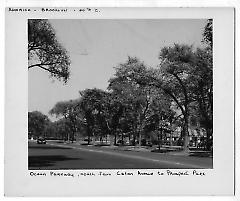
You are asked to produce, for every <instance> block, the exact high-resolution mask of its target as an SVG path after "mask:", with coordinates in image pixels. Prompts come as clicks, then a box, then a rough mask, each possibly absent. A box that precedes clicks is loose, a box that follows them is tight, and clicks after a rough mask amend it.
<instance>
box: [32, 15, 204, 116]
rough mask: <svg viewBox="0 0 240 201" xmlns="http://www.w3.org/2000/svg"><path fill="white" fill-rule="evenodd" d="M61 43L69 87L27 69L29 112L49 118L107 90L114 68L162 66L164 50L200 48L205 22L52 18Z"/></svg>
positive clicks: (40, 72) (41, 72)
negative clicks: (65, 104)
mask: <svg viewBox="0 0 240 201" xmlns="http://www.w3.org/2000/svg"><path fill="white" fill-rule="evenodd" d="M50 23H51V24H52V26H53V27H54V29H55V31H56V35H57V37H58V40H59V41H60V42H61V43H62V45H63V46H64V47H65V48H66V49H67V51H68V52H69V56H70V59H71V65H70V71H71V77H70V80H69V81H68V83H67V84H66V85H64V84H63V82H59V81H57V80H55V81H53V79H51V78H49V75H48V73H47V72H45V71H43V70H41V69H38V68H32V69H30V70H29V71H28V76H29V79H28V93H29V94H28V95H29V96H28V97H29V98H28V105H29V111H35V110H38V111H41V112H42V113H44V114H46V115H48V112H49V110H50V109H51V108H52V107H53V106H54V105H55V104H56V102H58V101H63V100H70V99H76V98H78V97H79V91H80V90H83V89H85V88H94V87H96V88H100V89H104V90H105V89H106V87H107V85H108V80H109V78H110V77H112V76H113V74H114V68H113V67H115V66H117V65H118V64H119V63H123V62H125V61H126V60H127V56H136V57H138V58H139V59H140V60H141V61H144V63H145V64H146V65H147V66H152V67H155V66H157V65H158V62H159V60H158V54H159V52H160V50H161V48H162V47H164V46H169V45H173V44H174V43H181V44H182V43H184V44H190V45H193V46H194V47H198V46H201V40H202V33H203V29H204V26H205V24H206V20H189V19H187V20H180V19H178V20H173V19H169V20H99V19H98V20H92V19H91V20H62V19H59V20H50Z"/></svg>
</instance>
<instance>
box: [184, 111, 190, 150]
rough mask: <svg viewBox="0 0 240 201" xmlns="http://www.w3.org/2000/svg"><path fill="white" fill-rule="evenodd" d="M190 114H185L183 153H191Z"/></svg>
mask: <svg viewBox="0 0 240 201" xmlns="http://www.w3.org/2000/svg"><path fill="white" fill-rule="evenodd" d="M188 121H189V120H188V112H187V111H186V112H185V115H184V125H183V136H184V145H183V151H184V152H186V153H187V152H189V132H188Z"/></svg>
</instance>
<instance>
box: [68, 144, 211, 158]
mask: <svg viewBox="0 0 240 201" xmlns="http://www.w3.org/2000/svg"><path fill="white" fill-rule="evenodd" d="M64 144H70V145H71V144H72V145H79V146H83V147H85V146H86V147H92V148H93V147H94V148H97V149H106V150H111V149H112V150H116V151H131V152H154V153H157V154H164V155H173V156H192V157H211V158H212V157H213V156H212V153H211V152H210V151H203V150H190V151H189V152H187V153H186V152H183V151H182V150H181V146H164V145H163V146H162V147H161V148H160V150H159V149H158V146H153V147H150V146H141V147H139V146H129V145H126V146H121V145H119V146H116V145H109V144H96V145H93V144H90V145H87V143H86V142H73V143H64ZM190 149H191V147H190Z"/></svg>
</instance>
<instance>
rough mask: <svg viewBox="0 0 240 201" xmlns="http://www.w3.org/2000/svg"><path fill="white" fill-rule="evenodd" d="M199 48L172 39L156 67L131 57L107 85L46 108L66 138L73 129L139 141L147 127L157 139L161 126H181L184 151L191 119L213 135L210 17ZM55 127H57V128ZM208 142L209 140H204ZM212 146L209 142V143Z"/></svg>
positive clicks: (135, 142) (88, 133)
mask: <svg viewBox="0 0 240 201" xmlns="http://www.w3.org/2000/svg"><path fill="white" fill-rule="evenodd" d="M203 42H204V43H205V44H206V45H205V47H203V48H197V49H194V48H193V47H192V46H189V45H180V44H174V45H173V46H171V47H164V48H162V49H161V51H160V54H159V65H158V66H157V68H151V67H147V66H146V65H145V64H144V62H142V61H140V60H139V59H138V58H135V57H128V59H127V61H126V62H124V63H121V64H120V65H118V66H117V67H115V74H114V77H112V78H111V79H110V80H109V85H108V88H107V90H101V89H97V88H94V89H85V90H83V91H80V98H79V99H76V100H70V101H64V102H58V103H57V104H56V105H55V106H54V108H52V109H51V111H50V114H51V115H55V116H56V117H57V118H59V120H58V121H57V122H54V124H55V125H57V126H58V128H62V130H64V131H65V132H60V130H61V129H60V130H59V132H60V133H63V135H65V134H67V138H68V139H69V140H70V139H72V140H73V139H74V135H75V133H76V132H80V131H81V132H82V133H86V136H87V137H88V143H90V141H91V138H93V137H96V136H97V137H100V138H102V137H104V136H105V135H110V136H114V143H115V144H116V140H117V138H118V137H119V135H120V136H122V137H123V133H124V134H127V135H128V136H129V140H131V141H132V144H134V145H135V144H138V145H140V146H141V142H142V139H143V138H144V137H145V136H146V134H148V133H155V134H156V135H157V136H158V139H159V142H160V139H161V136H162V135H163V132H164V131H166V130H169V131H173V130H174V129H175V128H176V127H181V129H182V132H181V137H180V140H183V141H184V143H183V144H184V146H183V149H184V151H188V145H189V124H190V123H193V122H198V124H199V126H200V127H202V128H204V129H205V131H206V133H207V141H208V142H210V141H211V140H212V132H213V130H212V128H213V61H212V20H208V23H207V25H206V27H205V31H204V33H203ZM55 130H56V129H55ZM207 144H209V145H210V143H207ZM207 149H210V146H208V147H207Z"/></svg>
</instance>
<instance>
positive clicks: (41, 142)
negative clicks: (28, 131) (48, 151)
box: [37, 137, 47, 144]
mask: <svg viewBox="0 0 240 201" xmlns="http://www.w3.org/2000/svg"><path fill="white" fill-rule="evenodd" d="M37 143H38V144H46V143H47V141H46V139H45V138H43V137H39V138H38V139H37Z"/></svg>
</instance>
